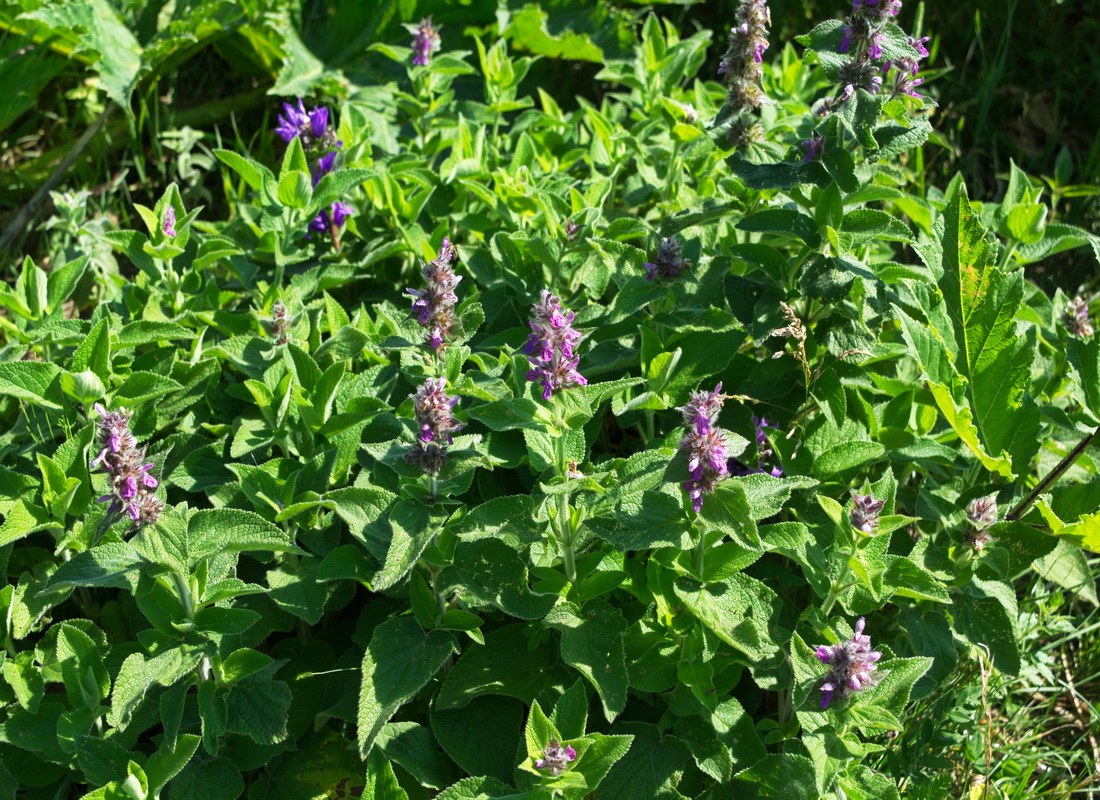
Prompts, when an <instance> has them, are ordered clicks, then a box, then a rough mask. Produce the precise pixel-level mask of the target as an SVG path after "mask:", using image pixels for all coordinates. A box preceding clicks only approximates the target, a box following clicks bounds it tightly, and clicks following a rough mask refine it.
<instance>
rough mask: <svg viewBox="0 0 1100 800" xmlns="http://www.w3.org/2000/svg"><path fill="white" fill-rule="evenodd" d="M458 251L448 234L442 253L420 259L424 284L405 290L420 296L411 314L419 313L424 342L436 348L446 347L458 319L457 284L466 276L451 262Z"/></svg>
mask: <svg viewBox="0 0 1100 800" xmlns="http://www.w3.org/2000/svg"><path fill="white" fill-rule="evenodd" d="M457 255H458V251H457V250H455V246H454V245H453V244H451V240H450V239H448V238H447V237H446V236H444V237H443V242H442V244H441V245H440V247H439V255H437V256H436V257H435V258H434V259H433V260H432V261H429V262H428V263H426V264H425V263H424V262H423V261H422V262H420V272H421V274H422V275H423V276H424V288H423V289H406V290H405V291H406V292H407V293H408V294H410V295H412V296H413V297H414V298H416V299H414V300H413V304H412V311H411V312H410V314H409V316H410V317H415V318H416V321H417V323H419V325H420V327H421V328H424V329H425V331H426V333H425V334H424V343H425V344H426V345H428V347H430V348H432V349H433V350H440V349H442V348H443V347H444V342H445V341H446V339H447V337H448V336H450V335H451V334H452V333H453V332H454V327H455V324H456V323H457V321H458V317H457V316H456V315H455V310H454V309H455V304H456V303H458V295H456V294H455V287H456V286H458V284H459V282H460V281H461V280H462V277H461V276H460V275H455V272H454V269H453V267H452V266H451V262H453V261H454V260H455V257H456V256H457Z"/></svg>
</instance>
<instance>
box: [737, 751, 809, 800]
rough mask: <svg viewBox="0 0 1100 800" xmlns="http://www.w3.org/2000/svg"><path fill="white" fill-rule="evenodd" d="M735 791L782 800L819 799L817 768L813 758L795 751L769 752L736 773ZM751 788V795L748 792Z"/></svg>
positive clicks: (746, 794)
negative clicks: (781, 799) (782, 799)
mask: <svg viewBox="0 0 1100 800" xmlns="http://www.w3.org/2000/svg"><path fill="white" fill-rule="evenodd" d="M733 786H734V793H735V794H741V793H745V796H746V797H748V796H755V797H781V798H784V800H818V798H820V797H821V796H822V795H821V791H820V789H818V786H817V772H816V770H815V769H814V764H813V762H812V761H811V760H810V759H808V758H806V756H802V755H797V754H795V753H782V754H774V753H772V754H769V755H767V756H764V758H762V759H760V760H759V761H757V762H756V763H755V764H753V765H752V766H751V767H749V768H748V769H745V770H742V771H741V772H739V773H737V777H736V778H735V780H734V782H733ZM749 792H754V793H755V794H754V795H749V794H748V793H749Z"/></svg>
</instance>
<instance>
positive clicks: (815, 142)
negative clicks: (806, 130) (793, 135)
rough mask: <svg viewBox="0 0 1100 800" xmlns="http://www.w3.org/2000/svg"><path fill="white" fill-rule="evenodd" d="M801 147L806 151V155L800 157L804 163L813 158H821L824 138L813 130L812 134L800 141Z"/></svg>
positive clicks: (823, 150)
mask: <svg viewBox="0 0 1100 800" xmlns="http://www.w3.org/2000/svg"><path fill="white" fill-rule="evenodd" d="M802 149H804V150H805V151H806V155H805V156H803V158H802V163H804V164H805V163H807V162H810V161H813V160H814V159H815V158H821V156H822V154H823V153H824V152H825V139H824V137H822V136H821V135H819V134H818V133H817V131H814V134H813V136H811V137H810V138H809V139H807V140H806V141H804V142H802Z"/></svg>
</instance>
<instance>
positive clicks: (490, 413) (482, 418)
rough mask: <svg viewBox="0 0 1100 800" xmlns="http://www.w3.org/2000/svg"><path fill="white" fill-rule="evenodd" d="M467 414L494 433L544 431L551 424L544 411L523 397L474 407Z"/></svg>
mask: <svg viewBox="0 0 1100 800" xmlns="http://www.w3.org/2000/svg"><path fill="white" fill-rule="evenodd" d="M469 414H470V416H471V417H473V418H474V419H476V420H477V421H478V422H480V423H482V424H483V425H485V426H487V427H489V428H490V429H492V430H494V431H509V430H515V429H516V428H530V429H531V430H535V431H544V430H545V429H546V427H547V425H549V424H550V423H551V422H552V421H551V420H550V419H549V417H548V416H547V413H546V411H545V409H543V408H542V407H541V406H539V405H538V404H537V403H536V402H534V401H533V400H528V399H527V398H525V397H514V398H509V399H506V400H496V401H494V402H492V403H485V404H484V405H480V406H475V407H474V408H471V409H470V411H469Z"/></svg>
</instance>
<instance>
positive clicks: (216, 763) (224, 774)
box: [120, 758, 244, 800]
mask: <svg viewBox="0 0 1100 800" xmlns="http://www.w3.org/2000/svg"><path fill="white" fill-rule="evenodd" d="M243 793H244V780H242V779H241V773H240V771H239V770H238V769H237V768H236V767H235V766H233V762H232V761H230V760H229V759H227V758H215V759H213V760H212V761H192V762H191V763H190V764H188V765H187V766H186V767H185V768H184V770H183V772H181V773H180V774H179V775H178V776H177V777H176V778H175V779H174V780H173V781H172V784H171V786H170V787H169V790H168V800H237V798H238V797H240V796H241V795H242V794H243ZM120 800H121V798H120Z"/></svg>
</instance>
